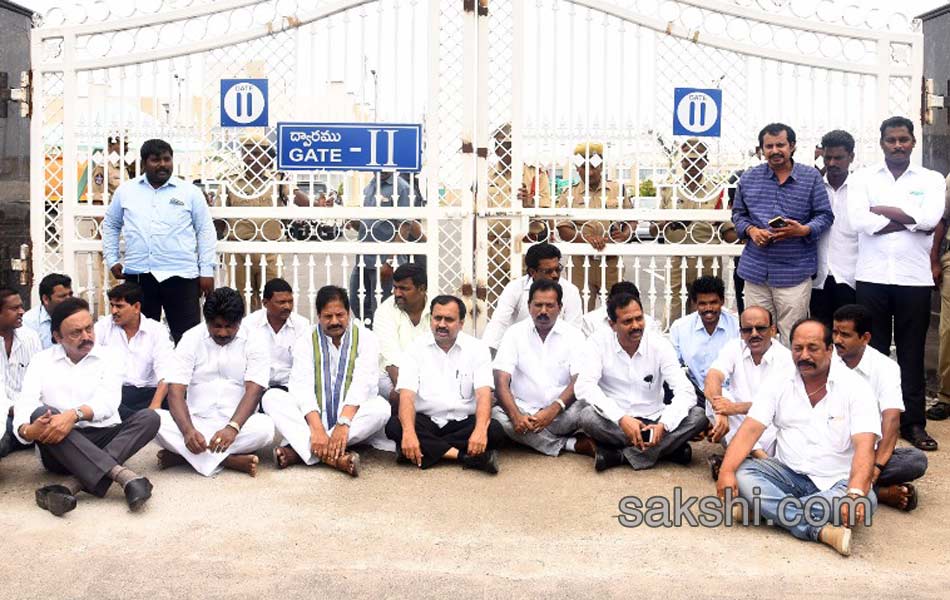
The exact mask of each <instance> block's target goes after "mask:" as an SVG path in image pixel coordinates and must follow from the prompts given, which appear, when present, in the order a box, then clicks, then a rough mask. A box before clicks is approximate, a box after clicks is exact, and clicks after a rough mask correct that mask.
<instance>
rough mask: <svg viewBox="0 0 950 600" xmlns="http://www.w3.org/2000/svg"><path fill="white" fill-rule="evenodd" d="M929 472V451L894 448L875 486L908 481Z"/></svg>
mask: <svg viewBox="0 0 950 600" xmlns="http://www.w3.org/2000/svg"><path fill="white" fill-rule="evenodd" d="M926 472H927V453H926V452H924V451H923V450H918V449H917V448H912V447H909V446H908V447H903V446H901V447H898V448H894V454H891V459H890V460H889V461H887V464H886V465H884V470H883V471H881V474H880V475H879V476H878V478H877V483H876V484H874V487H876V488H881V487H887V486H889V485H897V484H900V483H907V482H908V481H913V480H915V479H920V478H921V477H923V475H924V473H926Z"/></svg>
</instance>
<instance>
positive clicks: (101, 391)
mask: <svg viewBox="0 0 950 600" xmlns="http://www.w3.org/2000/svg"><path fill="white" fill-rule="evenodd" d="M120 360H121V359H120V358H119V357H118V356H116V355H115V354H114V353H113V352H112V351H111V350H109V349H107V348H104V347H102V346H100V345H99V344H96V345H94V346H93V347H92V350H90V351H89V354H87V355H86V356H84V357H83V359H82V360H80V361H79V362H78V363H74V362H73V361H72V360H70V358H69V357H68V356H67V355H66V351H65V350H63V347H62V346H60V345H58V344H57V345H55V346H53V347H52V348H47V349H46V350H43V351H42V352H40V353H38V354H35V355H33V359H32V360H31V361H30V365H29V366H28V367H27V368H26V375H25V376H24V378H23V388H22V389H21V390H20V397H19V398H18V399H17V401H16V405H15V406H14V408H13V431H14V433H15V434H16V437H17V439H18V440H20V441H21V442H23V443H24V444H25V443H27V441H26V440H25V439H23V438H21V437H20V434H19V431H20V426H21V425H25V424H27V423H29V422H30V417H31V416H32V415H33V411H35V410H36V409H37V408H39V407H40V406H42V405H44V404H45V405H46V406H49V407H50V408H55V409H57V410H59V412H61V413H64V412H67V411H70V410H73V409H74V408H79V407H80V406H83V405H85V406H88V407H89V408H91V409H92V413H93V414H92V420H91V421H86V420H83V421H79V422H78V423H76V427H79V428H83V427H110V426H112V425H117V424H118V423H119V403H120V402H121V401H122V372H121V371H120V370H119V369H116V368H115V365H116V364H117V363H118V362H119V361H120Z"/></svg>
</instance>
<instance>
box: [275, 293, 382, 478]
mask: <svg viewBox="0 0 950 600" xmlns="http://www.w3.org/2000/svg"><path fill="white" fill-rule="evenodd" d="M316 304H317V316H318V319H319V322H318V324H317V326H316V327H315V328H314V329H313V330H312V332H311V334H310V335H306V336H303V337H301V338H299V339H298V340H297V342H296V344H295V345H294V349H293V367H291V370H290V384H289V393H288V392H284V391H283V390H280V389H270V390H268V392H267V393H266V394H264V402H263V405H264V412H265V413H267V414H268V415H270V416H271V418H272V419H274V425H275V426H276V427H277V430H278V431H280V433H281V435H283V436H284V443H283V445H281V446H279V447H277V448H276V449H275V450H274V461H275V462H276V463H277V468H279V469H283V468H285V467H287V466H290V465H292V464H296V463H300V462H303V463H306V464H308V465H313V464H316V463H318V462H322V463H325V464H327V465H330V466H331V467H333V468H335V469H339V470H341V471H343V472H345V473H349V474H350V475H352V476H353V477H356V476H357V475H358V474H359V468H360V456H359V454H357V453H356V452H353V451H349V452H348V451H347V448H348V446H350V445H353V444H358V443H360V442H362V441H364V440H367V439H369V438H370V437H372V436H373V435H374V434H375V433H376V432H378V431H380V430H382V428H383V427H384V426H385V425H386V421H388V420H389V417H390V413H391V410H390V407H389V403H388V402H386V401H385V400H383V399H382V398H381V397H380V396H379V374H378V369H379V366H378V364H379V344H378V343H377V341H376V336H375V335H373V332H371V331H370V330H368V329H365V328H363V327H362V326H361V325H359V321H355V322H352V323H351V321H350V301H349V298H348V297H347V295H346V290H344V289H343V288H339V287H335V286H330V285H328V286H325V287H322V288H320V291H318V292H317V302H316ZM377 314H378V313H377Z"/></svg>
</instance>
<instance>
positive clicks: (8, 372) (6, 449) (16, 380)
mask: <svg viewBox="0 0 950 600" xmlns="http://www.w3.org/2000/svg"><path fill="white" fill-rule="evenodd" d="M0 337H2V338H3V352H0V376H2V381H3V385H2V386H0V415H3V416H5V417H6V429H4V433H3V436H2V437H0V458H3V457H4V456H6V455H7V454H9V453H10V452H13V451H14V450H22V449H26V448H29V447H31V446H32V444H21V443H20V442H19V441H18V440H17V439H16V435H15V434H14V432H13V407H14V406H15V405H16V401H17V398H19V397H20V389H21V388H22V386H23V375H24V374H25V373H26V367H27V365H29V364H30V360H32V357H33V355H34V354H36V353H38V352H40V351H41V350H42V349H43V346H42V343H41V342H40V337H39V335H37V333H36V332H35V331H33V330H32V329H30V328H29V327H23V299H22V298H20V294H19V293H17V292H16V290H13V289H10V288H0Z"/></svg>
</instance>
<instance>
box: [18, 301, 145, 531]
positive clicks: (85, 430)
mask: <svg viewBox="0 0 950 600" xmlns="http://www.w3.org/2000/svg"><path fill="white" fill-rule="evenodd" d="M50 331H51V332H52V336H53V340H54V341H55V342H56V344H54V345H53V346H52V347H50V348H48V349H46V350H44V351H42V352H39V353H38V354H35V355H34V356H33V360H32V361H31V362H30V366H29V367H27V369H26V375H25V376H24V378H23V388H22V390H21V391H20V396H19V398H18V399H17V402H16V407H15V408H14V411H13V424H14V431H16V436H17V438H18V439H19V440H20V441H21V442H23V443H28V442H36V446H37V448H38V449H39V455H40V459H41V460H42V462H43V466H44V467H45V468H46V470H47V471H50V472H53V473H58V474H60V475H71V477H70V478H69V479H67V480H66V481H64V482H62V483H61V484H57V485H47V486H44V487H41V488H40V489H38V490H36V503H37V504H38V505H39V506H40V507H41V508H43V509H46V510H48V511H50V512H51V513H53V514H54V515H56V516H62V515H63V514H65V513H67V512H69V511H71V510H72V509H74V508H75V507H76V495H77V494H78V493H79V491H80V490H85V491H86V492H88V493H90V494H93V495H95V496H99V497H100V498H101V497H103V496H105V495H106V492H107V491H108V490H109V487H110V486H111V485H112V483H113V482H116V483H118V484H119V485H121V486H122V490H123V492H124V493H125V500H126V502H127V503H128V505H129V508H130V509H132V510H133V511H134V510H138V509H140V508H141V507H142V506H143V505H144V504H145V502H146V501H147V500H148V499H149V498H150V497H151V495H152V484H151V483H150V482H149V480H148V479H146V478H145V477H142V476H141V475H138V474H137V473H135V472H134V471H132V470H131V469H129V468H128V467H126V466H125V465H124V463H125V462H126V461H127V460H128V459H130V458H131V457H132V456H133V455H134V454H135V453H136V452H138V451H139V450H140V449H141V448H142V447H143V446H145V445H146V444H148V443H149V442H150V441H152V438H154V437H155V432H156V431H157V430H158V424H159V418H158V415H156V414H155V412H154V411H151V410H141V411H139V412H137V413H135V414H133V415H131V416H130V417H129V418H128V419H126V420H125V421H122V422H120V421H119V404H120V402H121V398H122V372H121V370H120V369H117V368H116V363H117V362H118V360H120V359H119V357H117V356H115V355H113V353H112V352H110V351H108V350H106V349H105V348H103V347H102V346H100V345H99V344H96V334H95V330H94V328H93V324H92V315H91V314H90V313H89V304H88V303H87V302H86V301H85V300H83V299H81V298H67V299H65V300H63V301H62V302H60V303H59V304H58V305H57V306H56V308H54V309H53V312H52V314H50Z"/></svg>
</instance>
